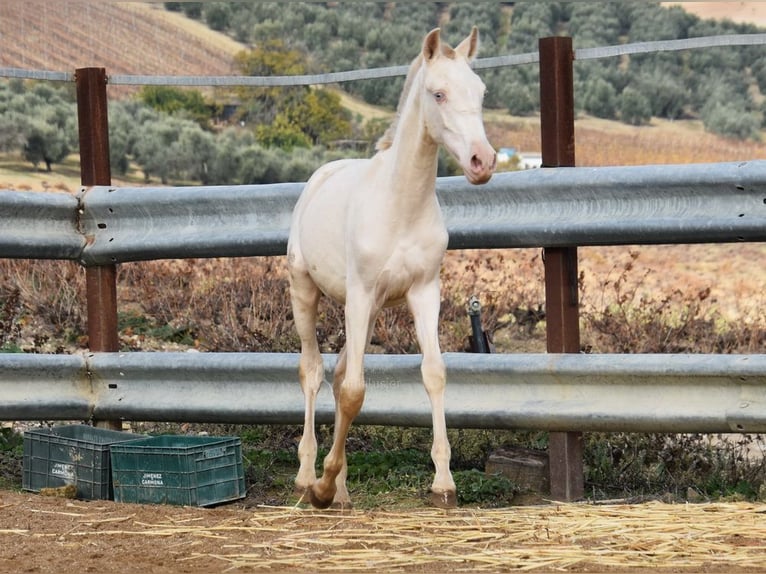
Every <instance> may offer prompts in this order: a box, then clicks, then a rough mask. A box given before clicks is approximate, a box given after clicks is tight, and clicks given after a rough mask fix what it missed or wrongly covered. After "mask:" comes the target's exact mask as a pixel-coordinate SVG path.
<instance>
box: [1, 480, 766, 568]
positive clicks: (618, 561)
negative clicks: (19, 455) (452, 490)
mask: <svg viewBox="0 0 766 574" xmlns="http://www.w3.org/2000/svg"><path fill="white" fill-rule="evenodd" d="M765 541H766V505H765V504H760V503H708V504H663V503H659V502H650V503H644V504H638V505H592V504H546V505H541V506H518V507H511V508H505V509H495V510H479V509H468V508H466V509H457V510H453V511H442V510H436V509H430V508H426V507H423V508H420V509H418V508H416V509H402V510H399V511H396V510H372V511H370V510H365V511H345V512H341V511H315V510H310V509H306V508H301V507H257V508H245V506H244V505H243V504H227V505H224V506H220V507H217V508H212V509H202V508H188V507H174V506H150V505H133V504H123V503H114V502H109V501H78V500H68V499H63V498H53V497H46V496H41V495H39V494H34V493H28V492H11V491H1V492H0V571H2V572H34V573H40V574H44V573H53V572H55V573H60V572H99V573H107V574H108V573H111V572H121V573H130V572H151V573H153V574H165V573H171V572H172V573H190V574H198V573H203V572H204V573H214V572H231V571H236V572H260V571H269V572H294V571H304V570H309V571H341V570H342V571H347V572H361V571H381V572H383V571H385V572H448V571H456V572H458V571H470V572H476V571H484V572H499V571H509V570H533V571H538V572H548V571H554V570H555V571H564V572H603V571H610V572H629V571H630V572H635V571H642V570H648V569H651V570H652V572H708V573H711V572H733V571H736V572H766V542H765Z"/></svg>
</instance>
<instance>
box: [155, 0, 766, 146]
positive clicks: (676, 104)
mask: <svg viewBox="0 0 766 574" xmlns="http://www.w3.org/2000/svg"><path fill="white" fill-rule="evenodd" d="M165 6H166V8H167V9H169V10H178V11H183V12H184V13H185V14H186V15H187V16H189V17H191V18H195V19H199V20H201V21H203V22H205V23H207V25H208V26H210V27H211V28H213V29H215V30H219V31H222V32H225V33H228V34H230V35H231V36H233V37H234V38H236V39H237V40H239V41H241V42H245V43H248V44H251V45H254V46H259V45H261V44H263V43H264V42H268V41H270V40H273V39H277V38H278V39H280V41H283V42H284V43H285V44H286V45H287V46H289V47H290V48H291V49H294V50H296V51H298V52H300V53H301V54H302V57H303V60H304V61H305V63H306V67H307V69H309V71H311V72H327V71H342V70H351V69H358V68H374V67H380V66H388V65H401V64H406V63H408V62H409V61H410V59H411V58H412V57H413V55H414V53H415V51H416V49H417V47H418V45H419V42H420V41H421V39H422V37H423V34H424V33H425V32H427V31H428V30H429V29H431V28H433V27H435V26H441V28H442V30H443V33H444V35H445V36H446V37H447V39H448V40H450V41H452V42H453V43H454V42H456V41H458V40H459V39H461V38H462V37H463V36H465V34H466V33H467V31H468V30H469V29H470V27H471V26H472V25H473V24H476V25H477V26H478V27H479V29H480V32H481V40H482V48H481V56H483V57H486V56H495V55H505V54H514V53H524V52H530V51H535V50H536V49H537V41H538V39H539V38H542V37H546V36H552V35H571V36H572V38H573V43H574V47H575V49H577V48H586V47H595V46H602V45H616V44H621V43H630V42H644V41H653V40H673V39H685V38H692V37H699V36H712V35H721V34H743V33H756V32H759V31H762V30H760V29H759V28H757V27H755V26H753V25H749V24H735V23H733V22H731V21H713V20H704V19H701V18H699V17H697V16H695V15H692V14H689V13H687V12H685V11H684V10H683V9H682V8H680V7H678V6H674V7H669V8H668V7H663V6H661V5H660V3H659V2H645V1H637V0H631V1H628V2H533V1H526V2H472V3H469V2H417V3H414V2H388V3H380V2H326V3H314V2H304V3H294V2H291V3H289V4H287V5H285V4H284V3H282V2H234V3H229V2H183V3H180V2H166V3H165ZM574 71H575V84H576V86H575V94H576V96H575V97H576V100H575V106H576V107H577V110H578V112H585V113H588V114H591V115H594V116H597V117H602V118H607V119H616V120H620V121H623V122H625V123H628V124H634V125H641V124H645V123H647V122H648V121H649V120H650V119H651V117H653V116H654V117H659V118H667V119H679V118H700V119H702V121H703V122H704V125H705V128H706V129H707V130H709V131H711V132H714V133H718V134H721V135H725V136H729V137H734V138H739V139H747V138H753V139H757V138H758V137H759V131H760V129H761V127H762V118H763V117H764V115H765V114H764V111H765V110H764V108H763V107H762V106H760V105H758V104H757V103H756V100H755V99H754V98H753V97H752V96H751V92H752V89H751V88H752V87H754V86H757V87H758V89H759V91H760V93H763V94H766V58H764V47H762V46H738V47H716V48H708V49H701V50H689V51H683V52H662V53H655V54H645V55H634V56H630V57H623V58H605V59H600V60H592V61H583V62H576V64H575V67H574ZM482 76H483V78H484V80H485V83H486V84H487V86H488V93H487V99H486V102H485V105H486V106H487V107H489V108H495V109H507V110H508V111H509V112H510V113H511V114H514V115H527V114H532V113H535V112H537V111H538V110H539V87H538V86H539V84H538V69H537V65H536V64H532V65H525V66H514V67H511V68H503V69H498V70H493V71H486V72H482ZM402 81H403V80H402V79H401V78H399V79H396V80H390V79H386V80H368V81H360V82H352V83H348V84H344V85H343V89H345V90H347V91H349V92H350V93H352V94H354V95H357V96H360V97H362V98H364V100H365V101H367V102H368V103H371V104H375V105H384V106H388V107H394V106H395V105H396V102H397V98H398V96H399V93H400V91H401V85H402Z"/></svg>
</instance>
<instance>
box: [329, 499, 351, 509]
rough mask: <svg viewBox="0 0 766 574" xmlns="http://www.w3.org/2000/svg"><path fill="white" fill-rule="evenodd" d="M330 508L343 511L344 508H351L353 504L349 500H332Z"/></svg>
mask: <svg viewBox="0 0 766 574" xmlns="http://www.w3.org/2000/svg"><path fill="white" fill-rule="evenodd" d="M330 508H332V509H333V510H343V511H345V510H353V509H354V505H353V504H352V503H351V501H350V500H344V501H339V500H333V502H332V504H331V505H330Z"/></svg>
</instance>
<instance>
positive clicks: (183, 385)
mask: <svg viewBox="0 0 766 574" xmlns="http://www.w3.org/2000/svg"><path fill="white" fill-rule="evenodd" d="M335 359H336V357H335V355H326V356H325V365H326V377H327V379H328V380H331V378H332V369H333V367H334V364H335ZM420 359H421V357H420V355H368V356H367V357H366V378H367V396H366V398H365V403H364V406H363V408H362V411H361V413H360V415H359V417H358V419H357V422H358V423H360V424H380V425H401V426H430V424H431V414H430V413H431V411H430V404H429V401H428V397H427V396H426V393H425V391H424V390H423V387H422V384H421V382H420ZM40 361H44V363H43V367H42V368H41V366H40ZM445 362H446V365H447V374H448V380H449V382H448V386H447V403H446V414H447V422H448V425H449V426H451V427H456V428H493V429H506V428H507V429H520V428H523V429H543V430H554V431H556V430H558V431H564V430H566V431H573V430H580V431H635V432H764V431H766V355H686V354H684V355H680V354H677V355H654V354H650V355H574V354H528V355H526V354H525V355H504V354H491V355H478V354H463V353H446V354H445ZM297 369H298V355H297V354H293V353H285V354H283V353H94V354H92V355H88V356H84V355H77V356H64V355H48V356H41V355H0V396H2V397H3V400H2V401H0V419H2V420H48V419H57V420H71V419H84V420H87V419H90V418H96V419H100V420H117V419H125V420H156V421H190V422H227V423H251V424H256V423H258V424H271V423H280V424H295V423H301V422H302V421H303V397H302V394H301V391H300V387H299V385H298V381H297ZM477 389H481V392H477ZM333 413H334V406H333V402H332V391H331V389H330V385H329V384H327V385H324V388H323V389H322V390H321V391H320V393H319V400H318V404H317V420H318V421H319V422H324V423H329V422H331V421H332V419H333Z"/></svg>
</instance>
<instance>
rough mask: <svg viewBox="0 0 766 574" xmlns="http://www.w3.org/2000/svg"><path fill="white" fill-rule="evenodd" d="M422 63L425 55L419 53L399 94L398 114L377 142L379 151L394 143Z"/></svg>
mask: <svg viewBox="0 0 766 574" xmlns="http://www.w3.org/2000/svg"><path fill="white" fill-rule="evenodd" d="M422 65H423V55H422V54H418V57H417V58H415V59H414V60H413V61H412V64H410V69H409V71H408V72H407V79H406V80H404V87H403V88H402V93H401V95H400V96H399V103H398V105H397V106H396V115H395V116H394V119H393V121H392V122H391V125H389V126H388V129H387V130H386V131H385V133H384V134H383V135H382V136H381V137H380V139H379V140H378V141H377V143H376V144H375V149H376V150H377V151H383V150H384V149H388V148H390V147H391V145H392V144H393V143H394V135H396V128H397V126H398V125H399V118H400V117H401V115H402V110H403V109H404V105H405V104H406V103H407V96H408V95H409V93H410V89H411V88H412V82H413V80H414V79H415V76H416V75H417V73H418V70H420V67H421V66H422Z"/></svg>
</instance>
